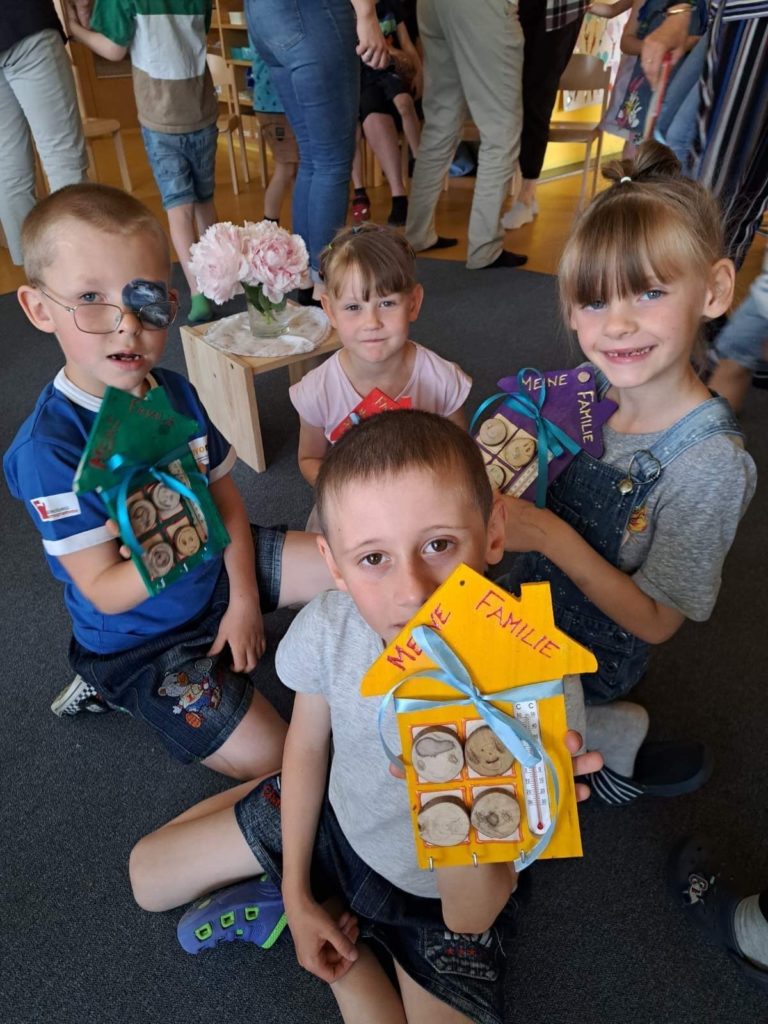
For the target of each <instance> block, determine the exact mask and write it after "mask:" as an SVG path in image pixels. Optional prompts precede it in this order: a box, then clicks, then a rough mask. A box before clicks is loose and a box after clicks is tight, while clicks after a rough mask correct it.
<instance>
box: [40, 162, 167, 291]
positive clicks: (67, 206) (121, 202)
mask: <svg viewBox="0 0 768 1024" xmlns="http://www.w3.org/2000/svg"><path fill="white" fill-rule="evenodd" d="M68 220H70V221H76V222H77V223H80V224H88V225H90V226H91V227H93V228H97V229H98V230H100V231H107V232H109V233H110V234H115V235H137V234H141V233H142V232H146V233H147V234H152V235H154V237H155V239H156V241H157V245H158V246H159V247H160V248H161V250H162V252H163V253H164V255H165V258H166V259H167V260H168V266H169V267H170V262H171V256H170V248H169V246H168V239H167V238H166V235H165V232H164V231H163V229H162V227H161V226H160V223H159V222H158V220H157V218H156V217H155V215H154V214H153V213H152V211H151V210H149V209H148V208H147V207H146V206H145V205H144V204H143V203H141V202H139V200H138V199H135V198H134V197H133V196H132V195H129V194H128V193H127V192H122V191H121V190H120V189H119V188H112V187H111V186H110V185H97V184H96V183H94V182H82V183H81V184H79V185H65V186H64V188H60V189H58V191H56V192H52V193H51V194H50V195H48V196H46V197H45V198H44V199H42V200H41V201H40V202H39V203H38V204H37V206H35V207H33V209H32V210H30V212H29V213H28V214H27V217H26V219H25V220H24V225H23V227H22V229H21V248H22V252H23V254H24V271H25V273H26V275H27V280H28V281H29V282H30V283H31V284H35V283H37V282H39V281H41V280H42V277H43V274H44V272H45V270H46V268H47V267H49V266H50V265H51V263H53V261H54V260H55V258H56V233H57V232H58V231H59V230H60V229H61V228H62V227H63V226H64V225H65V223H66V222H67V221H68Z"/></svg>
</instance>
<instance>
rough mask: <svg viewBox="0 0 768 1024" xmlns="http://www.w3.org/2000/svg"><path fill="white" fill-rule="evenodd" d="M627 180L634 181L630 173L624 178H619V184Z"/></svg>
mask: <svg viewBox="0 0 768 1024" xmlns="http://www.w3.org/2000/svg"><path fill="white" fill-rule="evenodd" d="M625 181H632V179H631V178H630V176H629V175H628V174H625V175H624V177H623V178H619V184H620V185H623V184H624V182H625Z"/></svg>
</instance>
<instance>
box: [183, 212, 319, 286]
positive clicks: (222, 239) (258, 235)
mask: <svg viewBox="0 0 768 1024" xmlns="http://www.w3.org/2000/svg"><path fill="white" fill-rule="evenodd" d="M190 255H191V259H190V267H191V268H192V272H193V273H194V275H195V277H196V279H197V283H198V287H199V288H200V291H201V292H202V293H203V295H206V296H207V297H208V298H209V299H213V301H214V302H216V303H218V304H219V305H221V304H222V303H223V302H226V301H227V300H228V299H231V298H232V296H233V295H236V294H237V293H238V292H241V291H242V290H243V289H242V284H247V285H251V286H253V287H256V286H261V289H262V292H263V293H264V295H265V296H266V297H267V298H268V299H269V301H270V302H272V303H274V304H275V305H279V304H280V303H281V302H282V301H283V299H284V297H285V294H286V292H289V291H292V290H293V289H294V288H298V287H300V284H301V281H302V278H303V277H304V275H305V274H306V271H307V266H308V263H309V257H308V255H307V247H306V246H305V245H304V242H303V240H302V239H301V238H300V237H299V235H292V234H290V233H289V232H288V231H286V230H285V229H284V228H281V227H278V226H277V224H275V223H273V222H272V221H268V220H262V221H258V222H246V224H245V226H244V227H238V226H236V225H234V224H230V223H229V222H224V223H221V224H214V225H213V226H212V227H210V228H208V230H207V231H206V232H205V234H204V235H203V237H202V238H201V239H200V241H199V242H197V243H196V244H195V245H193V246H192V248H191V249H190Z"/></svg>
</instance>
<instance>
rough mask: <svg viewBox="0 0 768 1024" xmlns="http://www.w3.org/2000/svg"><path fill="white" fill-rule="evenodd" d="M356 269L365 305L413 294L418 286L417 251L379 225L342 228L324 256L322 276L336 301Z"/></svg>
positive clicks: (321, 257) (388, 229)
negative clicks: (372, 299) (374, 297)
mask: <svg viewBox="0 0 768 1024" xmlns="http://www.w3.org/2000/svg"><path fill="white" fill-rule="evenodd" d="M353 267H354V268H355V269H356V270H357V272H358V273H359V274H360V279H361V282H362V287H363V294H362V298H363V300H364V301H365V302H367V301H368V299H369V298H370V296H371V294H373V295H377V296H382V295H395V294H398V293H401V292H410V291H412V290H413V289H414V288H415V287H416V284H417V281H416V254H415V253H414V251H413V249H412V248H411V246H410V245H409V243H408V242H407V241H406V240H405V238H404V237H403V236H402V235H400V234H398V233H397V231H393V230H392V229H391V228H386V227H380V226H379V225H378V224H361V225H360V226H358V227H352V228H342V229H341V231H339V232H338V233H337V234H336V236H335V238H334V239H333V241H332V242H331V243H330V244H329V245H327V246H326V247H325V249H323V251H322V253H321V254H320V274H321V276H322V278H323V281H324V282H325V286H326V288H327V289H328V291H329V292H330V293H331V295H333V297H334V298H338V296H339V295H340V293H341V289H342V287H343V285H344V280H345V278H346V276H347V273H348V272H349V270H350V269H351V268H353Z"/></svg>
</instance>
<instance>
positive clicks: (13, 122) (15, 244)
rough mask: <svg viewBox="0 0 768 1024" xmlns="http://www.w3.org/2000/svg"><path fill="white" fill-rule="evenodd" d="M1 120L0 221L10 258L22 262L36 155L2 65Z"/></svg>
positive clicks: (32, 197) (33, 201)
mask: <svg viewBox="0 0 768 1024" xmlns="http://www.w3.org/2000/svg"><path fill="white" fill-rule="evenodd" d="M2 56H5V55H0V59H1V58H2ZM0 123H2V125H3V129H4V132H3V134H4V136H5V137H4V139H3V144H2V146H0V221H1V222H2V225H3V230H4V232H5V237H6V240H7V242H8V248H9V249H10V253H11V259H12V260H13V262H14V263H15V264H17V265H18V266H21V263H22V254H21V225H22V224H23V223H24V218H25V217H26V216H27V214H28V213H29V211H30V210H31V209H32V207H33V206H34V205H35V157H34V153H33V151H32V136H31V135H30V132H29V125H28V124H27V119H26V117H25V116H24V111H23V110H22V109H21V106H20V105H19V101H18V100H17V99H16V96H15V94H14V91H13V89H12V88H11V86H10V83H9V82H8V79H7V77H6V74H5V69H4V68H3V67H2V65H0Z"/></svg>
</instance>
